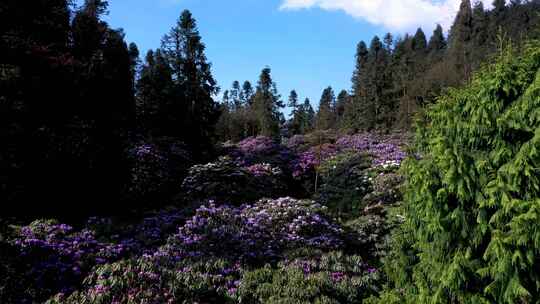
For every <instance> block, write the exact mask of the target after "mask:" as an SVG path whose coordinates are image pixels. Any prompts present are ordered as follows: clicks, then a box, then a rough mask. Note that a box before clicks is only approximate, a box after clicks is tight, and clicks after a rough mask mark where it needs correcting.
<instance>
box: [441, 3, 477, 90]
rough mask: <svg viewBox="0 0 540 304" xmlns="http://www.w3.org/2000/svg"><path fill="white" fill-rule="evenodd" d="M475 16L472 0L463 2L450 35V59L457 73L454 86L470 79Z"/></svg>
mask: <svg viewBox="0 0 540 304" xmlns="http://www.w3.org/2000/svg"><path fill="white" fill-rule="evenodd" d="M472 39H473V14H472V7H471V1H470V0H462V2H461V5H460V7H459V12H458V14H457V16H456V19H455V21H454V24H453V25H452V29H451V30H450V34H449V45H448V58H447V60H449V62H450V64H451V66H452V67H453V69H454V72H455V76H456V77H455V78H454V84H455V85H457V84H459V83H461V81H462V80H463V79H468V78H469V76H470V74H471V71H472V66H471V51H472Z"/></svg>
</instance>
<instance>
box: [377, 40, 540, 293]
mask: <svg viewBox="0 0 540 304" xmlns="http://www.w3.org/2000/svg"><path fill="white" fill-rule="evenodd" d="M417 147H418V151H417V152H418V153H419V154H420V155H422V159H419V160H417V159H409V160H408V161H407V162H406V163H405V165H404V166H405V172H406V180H407V185H406V193H405V206H404V207H405V216H406V222H405V224H404V226H403V227H402V228H401V229H400V230H398V232H397V234H396V239H395V246H396V252H394V253H393V254H392V255H391V257H389V260H390V261H391V263H390V267H389V271H388V276H389V277H390V278H391V279H392V286H393V287H394V290H393V291H389V292H388V293H385V294H384V295H383V296H382V300H381V303H388V302H386V301H387V300H388V299H389V298H391V297H392V295H396V294H400V295H401V296H402V298H403V302H405V303H408V302H413V301H414V302H416V303H539V301H540V259H539V257H540V174H539V171H538V168H540V43H537V42H534V43H531V44H530V45H529V46H528V47H526V48H525V49H524V50H523V51H522V53H521V54H516V52H514V51H513V50H511V49H506V50H504V51H502V53H501V56H500V58H498V60H497V62H496V63H494V64H492V65H490V66H486V67H484V68H483V69H482V70H481V71H480V72H479V73H478V74H477V75H476V76H474V78H473V79H472V81H471V83H470V84H469V85H468V86H467V87H465V88H463V89H454V90H450V91H449V92H448V93H447V94H446V95H444V96H442V97H441V98H440V100H439V102H438V103H437V104H436V105H434V106H433V107H432V108H431V109H430V110H429V111H427V113H426V119H425V121H424V122H422V123H421V124H420V125H419V128H418V135H417ZM385 299H387V300H385Z"/></svg>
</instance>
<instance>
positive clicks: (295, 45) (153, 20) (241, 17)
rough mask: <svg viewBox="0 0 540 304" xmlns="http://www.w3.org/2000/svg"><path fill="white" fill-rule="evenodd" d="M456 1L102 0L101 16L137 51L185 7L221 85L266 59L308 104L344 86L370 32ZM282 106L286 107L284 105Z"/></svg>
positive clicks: (406, 26)
mask: <svg viewBox="0 0 540 304" xmlns="http://www.w3.org/2000/svg"><path fill="white" fill-rule="evenodd" d="M459 2H460V0H445V1H441V0H433V1H432V0H231V1H223V0H154V1H149V0H109V3H110V6H109V11H110V13H109V15H108V16H106V17H105V20H106V21H107V22H109V24H110V25H111V26H112V27H114V28H120V27H121V28H123V29H124V30H125V32H126V34H127V35H126V38H127V40H128V41H129V42H135V43H137V45H138V46H139V49H140V51H141V56H144V54H145V53H146V51H147V50H148V49H155V48H157V47H159V46H160V39H161V37H162V36H163V35H164V34H165V33H167V32H168V30H169V29H170V28H171V27H172V26H173V25H174V24H175V22H176V20H177V18H178V16H179V15H180V13H181V11H182V10H184V9H189V10H191V12H192V13H193V15H194V17H195V18H196V19H197V21H198V26H199V30H200V32H201V35H202V38H203V41H204V43H205V44H206V47H207V53H206V54H207V57H208V59H209V61H210V62H212V65H213V68H212V71H213V75H214V77H215V78H216V80H217V81H218V84H219V86H220V87H221V88H222V91H223V90H225V89H227V88H229V87H230V85H231V83H232V82H233V81H234V80H239V81H241V82H243V81H244V80H250V81H251V82H252V83H254V84H255V83H256V81H257V78H258V75H259V73H260V71H261V70H262V68H264V67H265V66H269V67H270V68H271V69H272V76H273V79H274V81H276V82H277V86H278V90H279V92H280V93H281V95H282V98H283V99H284V100H286V98H287V96H288V94H289V92H290V90H292V89H296V90H297V92H298V94H299V95H300V97H301V98H305V97H309V98H310V99H311V101H312V104H313V105H314V107H316V106H317V105H318V101H319V98H320V95H321V92H322V90H323V89H324V88H325V87H327V86H329V85H330V86H332V87H333V88H334V90H335V91H336V94H337V93H338V92H339V91H340V90H341V89H346V90H349V89H350V86H351V84H350V79H351V75H352V71H353V67H354V53H355V48H356V44H357V43H358V42H359V41H360V40H365V41H366V42H368V43H369V41H370V40H371V39H372V37H373V36H374V35H383V34H384V33H386V32H388V31H391V32H393V33H404V32H414V30H415V29H416V28H417V27H418V26H420V25H423V26H424V27H425V28H426V32H427V33H428V34H429V32H430V31H431V29H432V28H433V27H434V25H435V23H437V22H439V23H442V24H443V25H447V24H448V23H449V22H450V21H449V20H451V19H452V18H453V16H454V14H455V10H456V9H457V6H458V5H459ZM286 112H288V111H286Z"/></svg>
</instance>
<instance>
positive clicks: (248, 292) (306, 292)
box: [237, 252, 380, 303]
mask: <svg viewBox="0 0 540 304" xmlns="http://www.w3.org/2000/svg"><path fill="white" fill-rule="evenodd" d="M379 281H380V274H379V272H378V271H377V270H376V269H375V268H372V267H370V266H368V265H367V264H366V263H364V262H363V261H362V258H360V257H359V256H347V255H344V254H342V253H341V252H330V253H328V254H323V255H322V256H320V257H318V258H301V259H294V260H292V261H284V262H282V263H280V264H279V265H278V267H277V269H274V268H270V267H265V268H259V269H256V270H253V271H250V272H246V273H245V274H244V275H243V277H242V282H241V284H240V287H239V289H238V293H237V297H238V298H239V299H242V302H245V303H261V302H262V303H268V302H273V301H276V300H278V302H280V303H362V302H363V299H365V298H367V297H369V296H370V295H373V294H376V292H377V286H378V285H380V282H379Z"/></svg>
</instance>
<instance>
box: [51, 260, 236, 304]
mask: <svg viewBox="0 0 540 304" xmlns="http://www.w3.org/2000/svg"><path fill="white" fill-rule="evenodd" d="M238 277H239V274H238V269H237V267H235V265H229V264H228V263H227V262H226V261H222V260H210V261H205V262H196V261H192V260H182V261H179V262H178V263H170V261H168V260H167V259H166V257H162V256H158V255H156V256H144V257H141V258H139V259H130V260H124V261H120V262H117V263H113V264H107V265H103V266H100V267H98V268H97V269H95V271H94V272H92V273H91V274H90V275H89V276H88V277H87V278H86V279H85V284H84V288H83V289H82V290H80V291H77V292H75V293H73V294H64V293H60V294H57V295H56V296H55V297H53V298H51V299H50V300H49V301H48V302H47V303H48V304H60V303H63V304H79V303H95V304H109V303H155V304H158V303H230V302H232V300H231V296H230V295H229V293H233V292H234V291H235V288H236V285H237V284H238Z"/></svg>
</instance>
